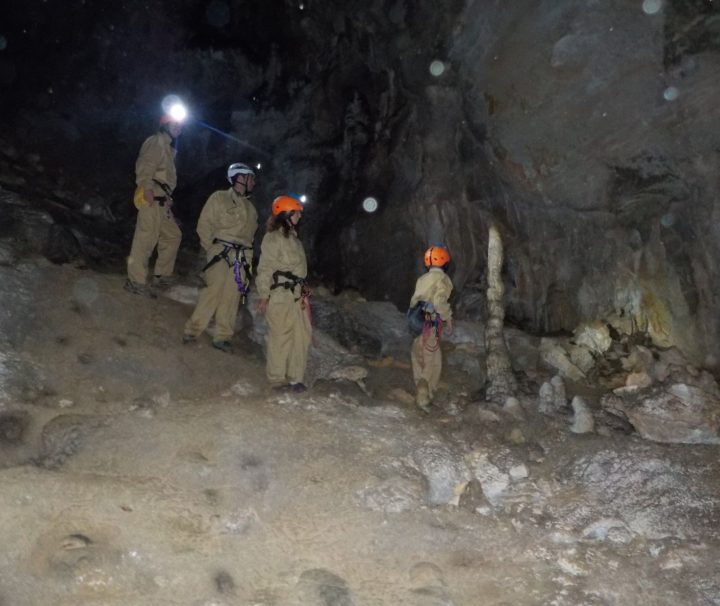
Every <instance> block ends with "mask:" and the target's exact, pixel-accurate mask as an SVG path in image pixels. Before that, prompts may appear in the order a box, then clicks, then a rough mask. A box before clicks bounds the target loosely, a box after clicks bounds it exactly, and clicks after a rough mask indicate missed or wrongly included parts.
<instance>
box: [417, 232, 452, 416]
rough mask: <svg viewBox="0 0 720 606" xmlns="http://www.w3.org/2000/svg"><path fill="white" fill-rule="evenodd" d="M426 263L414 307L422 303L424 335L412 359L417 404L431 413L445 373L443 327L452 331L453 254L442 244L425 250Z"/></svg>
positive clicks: (418, 282)
mask: <svg viewBox="0 0 720 606" xmlns="http://www.w3.org/2000/svg"><path fill="white" fill-rule="evenodd" d="M424 261H425V267H426V268H427V270H428V271H427V273H425V274H423V275H422V276H420V277H419V278H418V280H417V282H416V283H415V292H414V293H413V296H412V298H411V299H410V308H413V307H414V306H415V305H417V304H420V306H421V307H422V310H423V313H424V317H425V325H424V327H423V330H422V333H421V334H420V335H419V336H417V337H416V338H415V339H414V341H413V344H412V349H411V351H410V358H411V361H412V370H413V379H414V381H415V387H416V396H415V402H416V404H417V405H418V406H419V407H420V408H421V409H422V410H424V411H426V412H427V411H428V410H429V408H430V404H431V402H432V398H433V394H434V393H435V390H436V389H437V386H438V384H439V383H440V373H441V372H442V351H441V349H440V337H441V334H442V329H443V324H445V325H446V326H447V327H448V328H450V329H452V310H451V309H450V303H449V302H448V299H449V298H450V293H451V292H452V289H453V283H452V280H450V277H449V276H448V275H447V273H446V271H447V268H448V265H449V264H450V251H448V249H447V247H445V246H444V245H442V244H435V245H433V246H430V247H429V248H428V249H427V250H426V251H425V257H424Z"/></svg>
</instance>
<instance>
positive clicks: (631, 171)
mask: <svg viewBox="0 0 720 606" xmlns="http://www.w3.org/2000/svg"><path fill="white" fill-rule="evenodd" d="M48 4H50V3H43V4H38V5H37V6H35V7H34V8H27V7H24V6H23V7H22V8H19V7H20V5H18V8H17V9H8V11H7V12H6V14H5V15H4V18H5V21H6V28H7V29H6V30H4V34H3V35H4V39H5V40H6V41H7V42H6V46H5V47H4V48H3V49H2V54H0V110H2V111H3V115H4V116H6V117H7V118H8V121H7V123H6V125H5V126H2V127H1V128H0V138H1V139H2V145H0V185H2V186H3V187H6V188H10V189H13V191H15V192H27V191H33V192H35V193H38V192H39V194H40V196H39V197H40V198H41V200H42V205H43V206H44V207H48V208H52V211H50V212H51V214H52V215H53V221H54V223H55V224H56V227H54V228H53V229H52V232H51V233H52V234H53V236H52V238H50V239H49V243H50V244H52V246H51V247H50V248H48V250H46V251H44V252H45V254H47V255H48V256H49V257H50V258H53V259H54V260H56V261H59V262H64V261H67V260H73V258H82V259H85V258H87V257H91V258H93V259H97V260H98V262H101V261H102V262H106V263H107V262H108V261H113V262H115V263H119V264H120V265H121V264H122V256H123V255H124V254H125V253H126V247H127V240H128V239H129V237H130V235H131V232H132V220H133V217H134V211H133V209H132V206H131V204H130V198H131V194H132V188H133V183H132V165H133V161H134V159H135V155H136V154H137V150H138V148H139V146H140V143H141V142H142V140H143V138H144V137H145V136H147V135H148V134H149V132H151V131H152V130H153V128H154V126H155V124H156V119H157V111H156V108H157V110H158V111H159V102H160V99H161V98H162V96H163V95H164V94H166V93H167V92H170V91H169V90H167V89H168V88H172V89H173V91H172V92H177V93H179V94H182V95H184V96H185V97H186V98H187V99H188V100H189V101H190V104H191V106H192V112H193V115H194V117H195V120H194V121H192V122H191V123H190V124H189V125H188V127H187V128H186V130H185V133H184V135H183V137H182V145H181V146H180V151H179V155H178V169H179V175H180V188H179V190H178V192H177V203H178V204H177V210H178V214H179V215H180V218H181V219H183V220H184V222H185V233H186V245H187V246H189V247H192V246H194V245H195V235H194V225H195V219H196V217H197V214H198V212H199V209H200V206H201V205H202V203H203V202H204V201H205V199H206V198H207V196H208V195H209V194H210V193H211V192H212V191H213V190H214V189H218V188H222V187H224V186H225V185H226V184H225V182H224V179H223V174H224V168H225V166H226V165H227V164H228V163H230V162H232V161H238V160H244V161H249V162H255V161H259V162H263V163H264V164H265V166H266V168H265V169H263V173H262V175H261V178H260V179H259V186H258V188H257V191H256V198H257V200H258V205H259V207H260V210H261V216H262V217H264V216H265V215H266V214H267V207H268V203H269V201H270V200H271V199H272V197H274V195H276V194H277V193H278V192H279V191H283V190H287V189H290V190H294V191H302V192H304V193H306V194H308V195H309V197H310V203H309V205H308V212H307V213H306V225H305V226H304V229H305V233H304V234H303V237H304V238H305V240H306V244H307V245H308V250H309V251H310V257H311V258H310V261H311V268H312V272H313V274H314V276H315V277H318V278H320V279H321V280H322V281H324V282H325V283H327V284H329V285H331V286H332V287H333V288H336V289H338V290H339V289H341V288H347V287H355V288H357V289H359V290H360V291H361V292H362V293H363V294H364V295H365V296H366V297H367V298H370V299H376V300H389V301H391V302H392V303H394V304H395V305H396V306H398V307H399V308H405V307H406V305H407V300H408V298H409V296H410V294H411V293H410V291H411V289H412V284H413V283H414V280H415V278H416V277H417V274H418V273H420V272H421V271H422V269H423V268H422V265H421V259H420V254H421V252H422V250H423V247H424V246H425V245H426V244H427V242H432V241H437V240H443V241H444V242H445V243H446V244H447V245H448V246H449V247H450V250H451V251H452V252H453V258H454V264H453V268H452V271H451V275H452V278H453V280H454V282H455V285H456V290H457V300H456V305H457V307H458V308H459V310H460V312H461V314H465V315H467V316H468V317H471V318H478V317H483V316H484V315H485V309H484V305H485V304H484V302H483V300H482V297H479V296H478V295H479V293H482V292H483V291H484V290H485V282H486V279H487V276H486V270H485V251H486V250H487V226H488V225H489V224H490V223H491V222H493V223H497V224H498V225H499V226H500V227H501V229H502V231H503V236H504V242H505V257H506V264H505V267H504V279H505V282H506V284H505V292H506V299H505V300H506V303H507V316H506V317H507V319H508V320H511V321H513V322H516V323H518V324H520V325H521V326H522V327H524V328H528V329H531V330H533V331H535V332H549V331H557V330H566V331H572V330H574V329H575V328H576V327H577V326H578V325H579V324H581V323H584V322H593V321H595V320H604V321H606V322H607V323H608V324H610V325H611V326H612V327H613V328H614V329H615V330H617V331H619V332H622V333H625V334H635V333H641V334H644V335H648V336H649V337H650V339H651V340H652V342H653V343H654V344H655V345H656V346H659V347H664V348H666V347H671V346H676V347H678V348H680V349H681V350H683V351H684V352H685V353H686V354H687V355H691V356H692V357H693V359H694V360H695V361H697V362H705V361H706V360H707V361H710V362H712V361H713V360H717V359H718V358H720V345H719V344H720V339H718V336H719V330H720V320H718V318H720V313H719V312H720V295H719V294H718V292H719V291H718V289H717V288H715V285H717V284H718V282H719V281H720V269H718V268H720V263H718V262H717V261H718V259H719V258H720V237H719V236H720V232H719V231H718V230H719V229H720V228H718V225H720V220H718V219H720V202H719V200H720V196H718V195H717V193H718V182H717V179H716V175H717V173H718V168H719V166H718V157H717V154H716V152H715V149H716V146H717V141H716V137H715V134H714V126H715V124H716V123H717V118H718V109H717V104H716V103H714V101H713V100H714V98H715V97H716V96H717V92H718V87H719V86H720V84H718V83H719V82H720V77H719V76H720V55H719V54H718V42H717V36H716V35H715V33H714V32H715V30H714V29H713V28H716V14H715V12H714V11H716V9H715V8H714V7H713V6H712V4H711V3H700V2H698V3H694V4H692V3H688V2H682V1H679V0H678V1H675V2H665V3H662V9H661V10H660V11H658V12H657V13H655V14H646V13H645V12H643V10H642V7H641V3H640V2H635V3H622V2H612V3H609V4H608V3H598V2H591V1H588V2H585V3H583V5H582V8H579V7H578V5H577V3H576V2H570V1H569V0H541V1H540V2H528V1H526V0H523V1H520V2H507V3H498V2H495V3H491V4H490V5H489V4H488V3H480V2H470V1H463V0H452V1H451V2H447V3H444V4H443V7H442V10H438V6H437V3H434V2H430V1H429V0H418V1H417V2H413V3H412V5H411V6H410V5H408V3H406V2H401V1H400V0H390V1H389V2H387V1H382V2H381V1H380V0H370V1H367V2H360V1H359V0H350V1H348V2H345V3H343V4H337V5H336V6H334V7H333V9H332V10H324V9H322V5H321V3H314V2H305V3H301V4H302V10H301V9H300V8H299V5H298V4H297V3H290V2H281V1H280V0H277V1H275V2H269V3H268V2H261V1H260V0H251V1H249V2H246V3H244V4H243V6H242V14H241V13H240V10H241V9H240V7H239V5H238V6H236V5H234V4H232V3H226V2H223V1H222V0H220V1H219V2H213V3H210V4H207V3H204V2H199V1H198V2H194V1H188V2H184V3H182V8H178V6H177V3H174V2H171V1H170V0H161V1H158V2H154V3H152V5H151V6H150V5H147V6H146V5H143V4H138V5H136V4H133V3H125V4H122V3H119V4H115V5H113V6H112V7H109V8H108V7H92V6H89V5H86V4H87V3H80V2H79V0H73V1H72V2H71V3H70V4H71V5H72V6H73V10H68V8H67V7H66V6H62V7H60V6H58V7H54V6H46V5H48ZM28 20H30V21H31V22H32V24H33V26H32V27H31V28H28V27H26V25H27V23H26V22H27V21H28ZM138 24H143V25H142V26H138ZM278 24H282V26H278ZM23 30H26V31H25V32H24V33H23ZM75 31H83V32H86V34H87V35H86V36H84V37H83V40H82V42H80V41H78V39H76V38H75V37H73V36H72V35H71V34H72V32H75ZM268 32H272V35H268ZM49 45H52V46H51V47H50V46H49ZM434 62H435V63H434ZM438 62H439V63H438ZM21 65H22V66H23V67H22V69H21ZM431 65H433V70H432V71H431V70H430V69H429V68H430V66H431ZM38 74H42V76H40V77H38ZM148 83H150V84H148ZM208 125H209V126H211V127H212V128H213V129H215V130H212V129H210V128H206V126H208ZM219 131H220V132H219ZM223 132H227V134H228V135H229V137H230V138H227V137H223V134H222V133H223ZM368 195H373V196H374V197H376V198H377V199H378V200H379V210H378V211H377V212H375V213H374V214H366V213H364V212H363V211H362V207H361V202H362V200H363V198H364V197H365V196H368ZM2 227H3V228H5V227H7V226H6V225H5V224H4V223H3V226H2ZM8 229H10V228H8ZM48 229H49V227H48V226H45V231H47V230H48ZM100 231H102V232H103V233H104V236H105V237H103V238H99V239H97V240H99V241H96V240H95V239H93V238H90V237H89V235H90V234H97V233H99V232H100ZM103 241H105V242H107V243H109V244H110V245H103V243H102V242H103ZM3 250H4V249H3V247H2V246H0V257H1V258H3V259H6V258H10V260H12V255H10V256H9V257H8V254H7V253H6V252H3ZM181 259H182V257H181ZM584 353H586V352H584V351H581V352H578V356H576V359H574V360H573V364H574V365H575V366H578V367H579V368H582V367H583V366H584V365H585V364H586V363H589V360H588V359H587V355H580V354H584ZM581 358H584V359H581ZM581 372H582V370H581Z"/></svg>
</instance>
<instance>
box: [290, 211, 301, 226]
mask: <svg viewBox="0 0 720 606" xmlns="http://www.w3.org/2000/svg"><path fill="white" fill-rule="evenodd" d="M300 219H302V211H301V210H294V211H292V212H291V213H290V223H292V225H293V226H295V225H297V224H298V223H299V222H300Z"/></svg>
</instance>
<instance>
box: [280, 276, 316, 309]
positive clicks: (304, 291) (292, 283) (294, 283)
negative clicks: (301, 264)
mask: <svg viewBox="0 0 720 606" xmlns="http://www.w3.org/2000/svg"><path fill="white" fill-rule="evenodd" d="M279 278H285V280H284V281H283V282H280V281H279ZM272 279H273V283H272V285H271V286H270V290H275V289H276V288H284V289H285V290H289V291H291V292H292V293H293V296H294V295H295V288H296V287H298V286H300V296H299V297H297V298H296V299H295V300H296V301H299V300H300V299H306V298H307V297H309V296H310V289H309V288H308V287H307V285H306V284H305V278H301V277H300V276H296V275H295V274H294V273H292V272H289V271H280V270H277V271H275V272H273V275H272ZM303 309H304V307H303Z"/></svg>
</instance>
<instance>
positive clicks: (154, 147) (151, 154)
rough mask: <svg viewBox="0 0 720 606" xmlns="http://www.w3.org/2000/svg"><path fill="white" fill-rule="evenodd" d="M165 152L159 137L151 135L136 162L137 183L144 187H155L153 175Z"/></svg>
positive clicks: (143, 145)
mask: <svg viewBox="0 0 720 606" xmlns="http://www.w3.org/2000/svg"><path fill="white" fill-rule="evenodd" d="M162 160H163V152H162V147H161V143H160V138H159V137H149V138H148V139H146V140H145V143H143V144H142V147H141V148H140V153H139V154H138V159H137V162H135V184H136V185H137V186H138V187H142V188H143V189H152V188H153V177H154V176H155V173H156V172H157V170H158V167H159V166H160V164H161V163H162Z"/></svg>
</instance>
